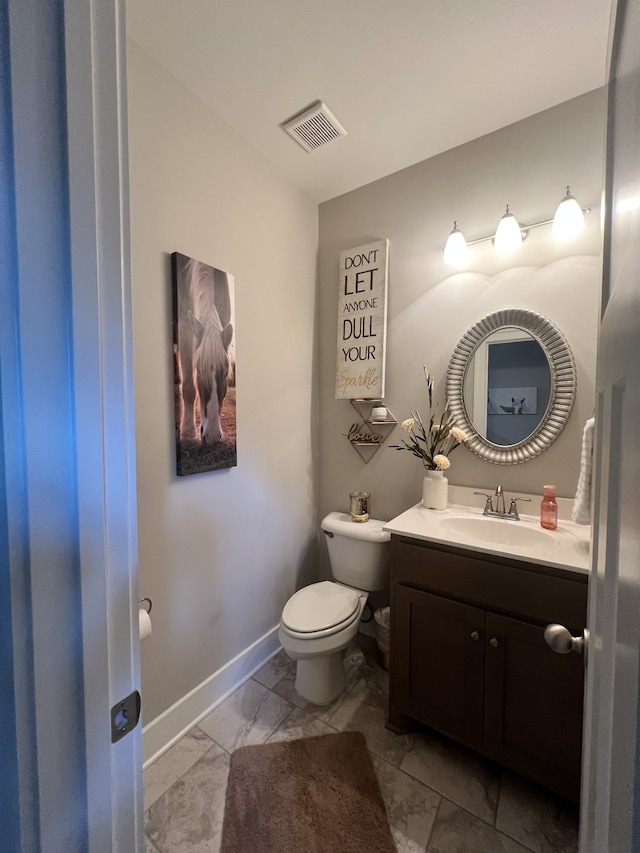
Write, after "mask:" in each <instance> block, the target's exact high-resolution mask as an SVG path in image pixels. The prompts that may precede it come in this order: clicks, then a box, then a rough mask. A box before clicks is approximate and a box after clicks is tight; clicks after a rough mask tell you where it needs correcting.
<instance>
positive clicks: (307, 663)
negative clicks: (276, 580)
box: [278, 581, 369, 705]
mask: <svg viewBox="0 0 640 853" xmlns="http://www.w3.org/2000/svg"><path fill="white" fill-rule="evenodd" d="M368 596H369V593H367V592H365V591H363V590H355V589H352V588H351V587H347V586H344V585H343V584H339V583H335V582H334V581H321V582H320V583H314V584H312V585H311V586H306V587H304V588H303V589H301V590H299V591H298V592H296V593H295V595H294V596H293V597H292V598H290V599H289V601H288V602H287V604H286V605H285V608H284V610H283V612H282V619H281V620H280V628H279V629H278V638H279V640H280V643H281V645H282V648H283V649H284V650H285V651H286V653H287V654H288V655H289V657H290V658H292V659H293V660H295V661H297V666H296V682H295V687H296V690H297V691H298V693H299V694H300V695H301V696H302V698H303V699H306V700H307V702H311V703H312V704H314V705H328V704H329V703H330V702H333V700H334V699H335V698H336V697H337V696H339V695H340V693H342V691H343V690H344V687H345V675H344V667H343V664H342V652H343V651H344V649H346V648H347V646H348V645H349V644H350V643H351V641H352V640H353V638H354V637H355V636H356V634H357V633H358V629H359V627H360V617H361V616H362V611H363V610H364V606H365V604H366V603H367V598H368Z"/></svg>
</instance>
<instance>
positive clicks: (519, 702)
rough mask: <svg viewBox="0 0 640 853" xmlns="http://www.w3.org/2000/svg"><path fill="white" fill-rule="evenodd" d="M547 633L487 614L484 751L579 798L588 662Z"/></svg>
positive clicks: (541, 628)
mask: <svg viewBox="0 0 640 853" xmlns="http://www.w3.org/2000/svg"><path fill="white" fill-rule="evenodd" d="M543 634H544V628H543V627H540V626H536V625H532V624H530V623H528V622H522V621H520V620H518V619H509V618H507V617H504V616H498V615H496V614H494V613H487V617H486V635H487V645H486V662H485V677H486V685H485V731H484V751H485V753H486V754H488V755H490V756H491V757H492V758H494V759H495V760H496V761H499V762H501V763H502V764H505V765H506V766H507V767H511V768H512V769H513V770H516V771H518V772H521V773H523V774H524V775H526V776H529V777H530V778H532V779H536V780H537V781H539V782H540V783H542V784H544V785H547V786H548V787H549V788H552V789H553V790H555V791H557V792H558V793H560V794H563V795H564V796H568V797H571V798H572V799H576V798H577V796H578V793H579V788H580V759H581V751H582V706H583V690H584V688H583V683H584V662H583V658H582V655H577V654H568V655H559V654H554V653H553V652H552V651H551V649H550V648H549V647H548V646H547V644H546V643H545V641H544V635H543Z"/></svg>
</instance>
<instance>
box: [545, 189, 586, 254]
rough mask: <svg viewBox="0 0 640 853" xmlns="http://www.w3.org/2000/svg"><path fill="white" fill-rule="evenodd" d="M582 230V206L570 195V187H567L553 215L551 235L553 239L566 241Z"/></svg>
mask: <svg viewBox="0 0 640 853" xmlns="http://www.w3.org/2000/svg"><path fill="white" fill-rule="evenodd" d="M583 230H584V214H583V213H582V208H581V207H580V205H579V204H578V202H577V201H576V200H575V198H574V197H573V196H572V195H571V187H567V189H566V191H565V194H564V198H563V199H562V201H561V202H560V204H559V205H558V209H557V210H556V215H555V216H554V217H553V225H552V226H551V236H552V237H553V239H554V240H558V241H559V242H561V243H566V242H567V241H568V240H573V238H574V237H577V236H578V234H580V232H581V231H583Z"/></svg>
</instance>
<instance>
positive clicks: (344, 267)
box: [336, 240, 389, 400]
mask: <svg viewBox="0 0 640 853" xmlns="http://www.w3.org/2000/svg"><path fill="white" fill-rule="evenodd" d="M388 258H389V241H388V240H377V241H376V242H375V243H368V244H367V245H366V246H357V247H356V248H355V249H348V250H347V251H345V252H341V253H340V280H339V285H338V347H337V354H336V398H340V399H347V400H353V399H356V398H359V397H362V398H365V399H369V400H373V399H375V398H378V397H384V362H385V345H386V336H387V274H388V268H389V261H388Z"/></svg>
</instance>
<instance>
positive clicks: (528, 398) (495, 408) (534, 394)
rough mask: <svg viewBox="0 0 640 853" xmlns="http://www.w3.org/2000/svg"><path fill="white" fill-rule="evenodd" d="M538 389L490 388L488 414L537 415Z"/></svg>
mask: <svg viewBox="0 0 640 853" xmlns="http://www.w3.org/2000/svg"><path fill="white" fill-rule="evenodd" d="M537 413H538V389H537V387H531V388H490V389H489V400H488V405H487V414H489V415H537Z"/></svg>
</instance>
